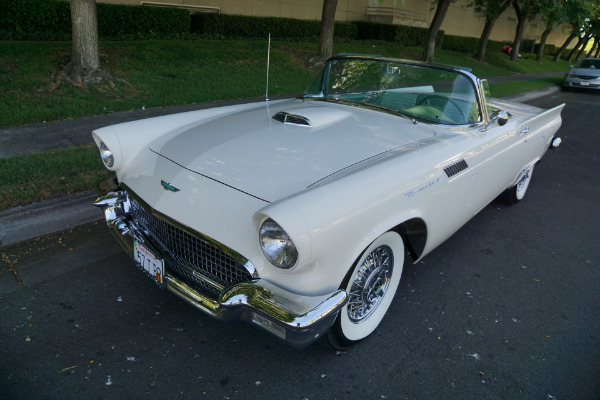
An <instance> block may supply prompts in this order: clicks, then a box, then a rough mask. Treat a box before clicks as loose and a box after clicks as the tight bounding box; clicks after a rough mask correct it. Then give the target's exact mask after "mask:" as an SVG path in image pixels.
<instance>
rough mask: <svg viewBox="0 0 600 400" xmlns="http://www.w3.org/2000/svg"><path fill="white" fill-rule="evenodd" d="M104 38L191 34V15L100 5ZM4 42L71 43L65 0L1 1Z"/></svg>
mask: <svg viewBox="0 0 600 400" xmlns="http://www.w3.org/2000/svg"><path fill="white" fill-rule="evenodd" d="M96 7H97V11H98V36H99V37H100V39H123V38H129V37H131V38H135V39H140V38H146V37H177V36H181V35H187V34H188V33H189V13H188V12H187V11H186V10H182V9H176V8H157V7H144V6H126V5H115V4H105V3H97V4H96ZM0 39H30V40H70V39H71V10H70V7H69V2H68V1H64V0H10V1H6V0H2V1H0Z"/></svg>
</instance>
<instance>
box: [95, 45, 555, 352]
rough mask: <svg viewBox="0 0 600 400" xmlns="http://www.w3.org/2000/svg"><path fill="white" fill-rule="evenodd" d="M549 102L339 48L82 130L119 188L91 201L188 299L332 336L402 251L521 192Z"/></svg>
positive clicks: (546, 138)
mask: <svg viewBox="0 0 600 400" xmlns="http://www.w3.org/2000/svg"><path fill="white" fill-rule="evenodd" d="M563 106H564V105H561V106H558V107H556V108H553V109H551V110H541V109H539V108H536V107H532V106H528V105H524V104H518V103H511V102H508V101H502V100H498V99H491V98H490V97H489V95H488V93H487V82H485V81H482V80H480V79H478V78H477V77H475V76H474V75H473V74H471V73H470V72H469V70H467V69H463V68H457V67H451V66H445V65H432V64H423V63H419V62H413V61H405V60H398V59H390V58H384V57H379V56H360V55H338V56H335V57H333V58H331V59H330V60H329V61H328V62H327V63H326V65H325V67H324V68H323V71H322V73H321V74H320V75H318V77H317V78H316V79H315V80H314V81H313V82H312V84H311V85H310V86H309V87H308V89H307V90H306V91H305V92H304V94H303V95H301V96H299V97H298V98H295V99H289V100H278V101H265V102H257V103H251V104H243V105H234V106H228V107H219V108H213V109H208V110H201V111H193V112H187V113H182V114H176V115H170V116H164V117H158V118H151V119H146V120H141V121H135V122H129V123H124V124H119V125H115V126H109V127H104V128H101V129H98V130H96V131H95V132H94V133H93V137H94V140H95V142H96V144H97V145H98V148H99V149H100V155H101V157H102V161H103V162H104V164H105V165H106V167H107V168H108V169H110V170H112V171H115V172H116V176H117V181H116V183H117V184H118V187H115V188H114V190H113V191H112V192H110V193H108V194H106V195H104V196H102V197H100V198H99V199H98V200H97V201H96V202H95V204H96V205H97V206H100V207H102V209H103V210H104V214H105V217H106V220H107V223H108V226H109V227H110V229H111V230H112V232H113V233H114V234H115V236H116V237H117V238H118V240H119V241H120V243H121V244H122V245H123V246H124V248H125V249H126V250H127V251H128V252H129V254H130V255H131V256H132V258H133V259H134V260H135V263H136V264H137V265H138V266H139V267H140V268H141V269H142V270H143V271H145V273H146V274H147V275H148V276H149V277H150V278H151V279H153V280H154V281H155V282H156V283H157V284H158V285H160V286H161V287H163V288H166V289H168V290H170V291H172V292H173V293H175V294H177V295H178V296H180V297H181V298H183V299H184V300H185V301H187V302H189V303H191V304H193V305H194V306H196V307H197V308H198V309H200V310H202V311H204V312H206V313H207V314H209V315H211V316H213V317H215V318H218V319H222V320H243V321H246V322H248V323H250V324H253V325H256V326H258V327H260V328H262V329H264V330H265V331H267V332H269V333H271V334H273V335H274V336H276V337H278V338H280V339H281V340H283V341H285V342H286V343H288V344H289V345H291V346H293V347H296V348H301V347H304V346H307V345H309V344H310V343H312V342H313V341H315V340H316V339H319V338H323V339H324V341H326V342H329V344H331V345H332V346H333V347H334V348H345V347H347V346H349V345H351V344H353V343H355V342H357V341H360V340H362V339H364V338H365V337H367V336H368V335H370V334H371V333H372V332H373V331H374V330H375V329H376V328H377V326H378V325H379V323H380V322H381V320H382V318H383V317H384V315H385V314H386V311H387V310H388V308H389V306H390V303H391V302H392V300H393V298H394V294H395V293H396V289H397V288H398V283H399V281H400V277H401V275H402V268H403V266H404V263H405V262H410V263H415V262H417V261H419V260H420V259H421V258H423V257H424V256H425V255H426V254H427V253H429V252H431V251H432V250H433V249H435V248H436V246H438V245H439V244H440V243H442V242H443V241H444V240H446V239H447V238H448V237H450V236H451V235H452V234H453V233H454V232H456V231H457V230H458V229H459V228H460V227H461V226H462V225H464V224H465V223H466V222H467V221H468V220H469V219H470V218H472V217H473V216H474V215H475V214H477V212H478V211H480V210H481V209H482V208H483V207H485V206H486V205H487V204H488V203H490V202H491V201H492V200H494V199H495V198H496V197H498V196H499V195H503V196H504V197H505V199H506V200H507V201H508V202H509V203H513V202H516V201H518V200H521V199H522V198H523V196H524V195H525V191H526V190H527V186H528V184H529V181H530V179H531V176H532V172H533V169H534V166H535V165H536V164H537V163H538V162H539V161H540V158H541V157H542V156H543V155H544V153H545V152H546V150H547V149H548V148H550V147H552V146H553V145H555V146H556V145H558V143H559V142H560V139H558V138H555V134H556V132H557V130H558V129H559V127H560V125H561V117H560V112H561V110H562V108H563Z"/></svg>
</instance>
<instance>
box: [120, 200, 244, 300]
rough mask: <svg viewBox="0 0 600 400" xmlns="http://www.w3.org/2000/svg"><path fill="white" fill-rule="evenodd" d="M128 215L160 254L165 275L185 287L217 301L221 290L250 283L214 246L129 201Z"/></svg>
mask: <svg viewBox="0 0 600 400" xmlns="http://www.w3.org/2000/svg"><path fill="white" fill-rule="evenodd" d="M129 200H130V213H131V216H132V217H133V219H134V221H135V222H136V223H137V224H138V225H139V226H140V227H141V228H142V229H143V230H144V233H145V234H146V235H148V236H150V238H151V239H152V240H153V242H154V244H155V245H157V246H158V247H159V248H160V249H161V250H162V251H164V252H165V254H167V255H168V256H169V257H170V258H172V260H170V259H168V258H167V259H166V260H165V263H166V268H167V271H166V272H167V274H168V275H173V276H175V277H177V278H178V279H180V280H182V281H183V282H185V283H186V284H187V285H188V286H190V287H192V288H193V289H195V290H198V291H200V292H202V293H204V294H207V295H210V296H211V297H213V298H214V299H217V298H218V296H219V294H220V293H221V291H222V290H223V288H225V287H227V286H229V285H232V284H236V283H241V282H250V281H251V280H252V277H251V276H250V273H249V272H248V270H247V269H246V268H245V267H244V266H243V265H242V264H241V263H239V262H238V261H236V260H235V259H234V258H233V257H231V256H230V255H229V254H226V253H225V252H223V251H222V250H221V249H219V248H218V247H217V246H215V245H214V244H212V243H210V242H209V241H207V240H204V239H200V238H198V237H196V236H193V235H191V234H189V233H188V232H186V231H184V230H181V229H179V228H177V227H175V226H173V225H171V224H169V223H168V222H166V221H163V220H162V219H160V218H158V217H156V216H154V215H152V214H150V213H149V212H148V211H147V210H146V209H145V208H144V207H143V206H142V205H141V204H139V203H138V202H136V201H135V200H134V199H132V198H131V197H130V198H129Z"/></svg>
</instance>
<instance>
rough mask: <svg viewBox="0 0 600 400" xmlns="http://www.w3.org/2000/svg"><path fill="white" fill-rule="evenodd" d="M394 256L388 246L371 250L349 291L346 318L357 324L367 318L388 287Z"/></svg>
mask: <svg viewBox="0 0 600 400" xmlns="http://www.w3.org/2000/svg"><path fill="white" fill-rule="evenodd" d="M393 267H394V256H393V253H392V249H391V248H390V247H389V246H385V245H384V246H380V247H378V248H376V249H375V250H373V251H372V252H371V253H369V255H368V256H367V257H366V258H365V260H364V261H363V263H362V264H361V265H360V267H359V269H358V272H357V274H356V277H355V278H354V281H352V286H351V287H350V290H349V296H348V297H349V298H348V317H349V318H350V320H351V321H352V322H355V323H358V322H360V321H363V320H364V319H366V318H368V317H369V316H370V315H371V314H372V313H373V312H374V311H375V309H376V308H377V306H378V305H379V304H380V303H381V300H383V297H384V296H385V293H386V292H387V290H388V287H389V286H390V280H391V278H392V270H393Z"/></svg>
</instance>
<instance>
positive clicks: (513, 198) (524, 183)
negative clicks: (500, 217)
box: [498, 165, 533, 206]
mask: <svg viewBox="0 0 600 400" xmlns="http://www.w3.org/2000/svg"><path fill="white" fill-rule="evenodd" d="M532 174H533V165H532V166H531V167H529V169H527V171H526V172H525V174H524V175H523V176H522V177H521V178H520V179H519V181H518V182H517V183H516V184H515V185H514V186H512V187H510V188H508V189H506V190H505V191H504V192H503V193H502V194H501V195H500V196H498V200H500V201H501V202H502V203H504V204H506V205H509V206H512V205H513V204H515V203H517V202H519V201H521V200H523V198H524V197H525V193H527V188H528V187H529V182H531V175H532Z"/></svg>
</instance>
